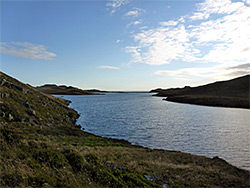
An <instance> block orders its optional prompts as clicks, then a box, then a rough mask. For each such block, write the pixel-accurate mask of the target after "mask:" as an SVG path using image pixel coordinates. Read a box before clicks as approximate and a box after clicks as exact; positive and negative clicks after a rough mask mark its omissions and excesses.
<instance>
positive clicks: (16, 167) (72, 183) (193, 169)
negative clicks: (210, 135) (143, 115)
mask: <svg viewBox="0 0 250 188" xmlns="http://www.w3.org/2000/svg"><path fill="white" fill-rule="evenodd" d="M0 88H1V95H0V105H1V113H0V146H1V153H0V171H1V173H0V184H1V187H170V188H171V187H194V188H195V187H249V186H250V182H249V179H250V172H249V171H247V170H243V169H239V168H237V167H235V166H232V165H230V164H229V163H227V162H226V161H225V160H223V159H220V158H219V157H213V158H207V157H204V156H196V155H191V154H187V153H182V152H177V151H164V150H152V149H148V148H143V147H140V146H134V145H131V144H130V143H129V142H127V141H125V140H116V139H108V138H103V137H100V136H96V135H93V134H90V133H87V132H85V131H83V130H82V129H81V125H76V119H77V118H78V117H79V115H78V113H77V112H76V111H75V110H73V109H71V108H69V107H68V106H67V104H68V103H69V101H66V100H64V99H61V98H57V97H54V96H51V95H48V94H45V93H42V92H40V91H39V90H37V89H35V88H34V87H31V86H30V85H28V84H24V83H21V82H19V81H18V80H16V79H14V78H12V77H10V76H8V75H6V74H4V73H0ZM83 126H84V125H83Z"/></svg>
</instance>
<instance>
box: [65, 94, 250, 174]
mask: <svg viewBox="0 0 250 188" xmlns="http://www.w3.org/2000/svg"><path fill="white" fill-rule="evenodd" d="M151 95H152V94H147V93H144V94H143V93H140V94H139V93H137V94H136V93H130V94H116V93H110V94H106V95H92V96H86V95H85V96H63V98H65V99H68V100H71V101H72V103H71V105H70V107H72V108H74V109H76V110H77V111H78V112H79V113H80V115H81V116H80V118H79V119H78V123H79V124H81V125H82V126H83V127H84V128H85V130H86V131H87V132H91V133H94V134H97V135H101V136H104V137H111V138H120V139H125V140H128V141H130V142H132V143H133V144H139V145H142V146H146V147H149V148H158V149H166V150H176V151H182V152H188V153H192V154H198V155H205V156H208V157H214V156H219V157H221V158H223V159H225V160H227V161H228V162H229V163H231V164H233V165H236V166H238V167H241V168H245V169H248V170H250V150H249V149H250V110H247V109H235V108H221V107H206V106H198V105H189V104H179V103H172V102H166V101H162V98H158V97H152V96H151Z"/></svg>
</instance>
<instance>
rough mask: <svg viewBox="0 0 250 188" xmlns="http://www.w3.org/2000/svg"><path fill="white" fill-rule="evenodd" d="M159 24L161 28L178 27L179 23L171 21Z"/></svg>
mask: <svg viewBox="0 0 250 188" xmlns="http://www.w3.org/2000/svg"><path fill="white" fill-rule="evenodd" d="M159 24H160V25H161V26H176V25H177V24H178V22H177V21H173V20H170V21H167V22H160V23H159Z"/></svg>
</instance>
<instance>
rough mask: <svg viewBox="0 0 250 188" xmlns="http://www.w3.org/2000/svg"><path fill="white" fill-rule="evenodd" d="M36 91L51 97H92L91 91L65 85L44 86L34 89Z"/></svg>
mask: <svg viewBox="0 0 250 188" xmlns="http://www.w3.org/2000/svg"><path fill="white" fill-rule="evenodd" d="M36 89H37V90H38V91H41V92H43V93H46V94H53V95H94V93H93V92H91V91H87V90H82V89H79V88H76V87H72V86H65V85H60V86H57V85H55V84H45V85H43V86H38V87H36Z"/></svg>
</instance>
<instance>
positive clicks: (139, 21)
mask: <svg viewBox="0 0 250 188" xmlns="http://www.w3.org/2000/svg"><path fill="white" fill-rule="evenodd" d="M142 22H143V21H142V20H136V21H133V22H130V23H129V24H128V25H127V28H128V27H130V26H133V25H134V26H135V25H140V24H142Z"/></svg>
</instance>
